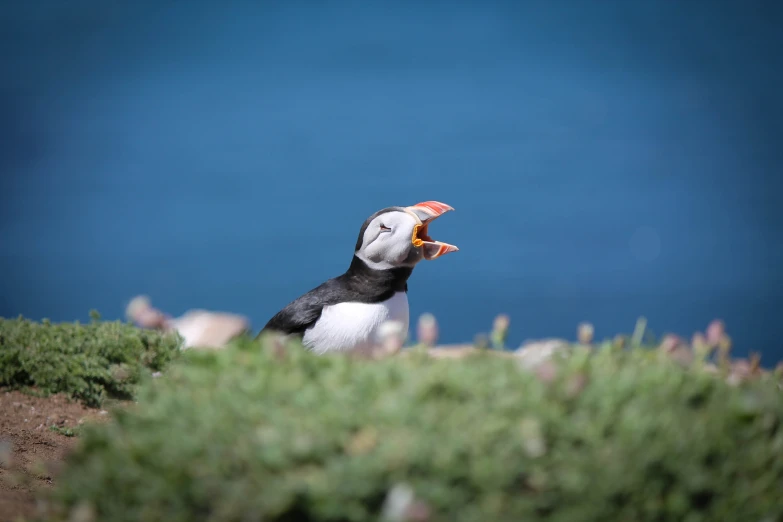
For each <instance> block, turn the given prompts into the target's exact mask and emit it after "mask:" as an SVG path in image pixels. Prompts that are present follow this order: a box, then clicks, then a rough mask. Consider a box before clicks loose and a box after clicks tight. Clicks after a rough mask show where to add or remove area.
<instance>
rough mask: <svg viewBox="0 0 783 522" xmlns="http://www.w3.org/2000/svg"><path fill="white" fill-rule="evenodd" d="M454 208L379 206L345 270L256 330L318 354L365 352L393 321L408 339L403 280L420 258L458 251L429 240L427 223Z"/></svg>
mask: <svg viewBox="0 0 783 522" xmlns="http://www.w3.org/2000/svg"><path fill="white" fill-rule="evenodd" d="M451 210H454V208H452V207H451V206H449V205H447V204H445V203H441V202H439V201H424V202H422V203H417V204H415V205H411V206H407V207H403V206H395V207H387V208H384V209H381V210H379V211H377V212H375V213H374V214H372V215H371V216H370V217H368V218H367V219H366V220H365V221H364V223H363V224H362V226H361V228H360V230H359V237H358V239H357V240H356V247H355V248H354V253H353V257H352V258H351V263H350V265H349V266H348V269H347V270H346V271H345V272H344V273H343V274H341V275H339V276H337V277H334V278H332V279H329V280H327V281H325V282H323V283H321V284H320V285H318V286H317V287H315V288H313V289H312V290H310V291H309V292H307V293H306V294H304V295H301V296H300V297H298V298H296V299H295V300H293V301H291V302H290V303H288V304H287V305H286V306H285V307H284V308H283V309H282V310H280V311H279V312H277V313H276V314H275V315H274V316H273V317H272V318H271V319H269V321H268V322H267V323H266V325H265V326H264V327H263V328H262V329H261V331H260V332H259V333H258V336H257V337H256V338H259V337H261V335H262V334H264V333H265V332H276V333H278V334H283V335H284V336H298V337H300V339H301V341H302V344H303V345H304V346H305V348H306V349H308V350H310V351H312V352H315V353H317V354H326V353H334V352H368V351H371V350H372V349H373V347H374V346H375V345H376V342H377V340H378V339H377V335H378V329H379V327H380V326H381V325H382V324H383V323H384V322H386V321H397V322H398V323H399V324H401V325H402V333H403V336H405V337H407V333H408V328H409V325H410V315H409V308H408V278H409V277H410V276H411V274H412V273H413V269H414V267H415V266H416V265H417V264H418V263H419V262H420V261H422V260H427V261H431V260H433V259H437V258H439V257H441V256H443V255H445V254H449V253H451V252H456V251H458V250H459V249H458V248H457V247H456V246H454V245H450V244H448V243H443V242H441V241H435V240H433V239H432V238H431V237H430V236H429V234H428V229H429V225H430V223H432V221H434V220H435V219H437V218H438V217H440V216H442V215H443V214H445V213H446V212H449V211H451Z"/></svg>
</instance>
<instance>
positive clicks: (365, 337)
mask: <svg viewBox="0 0 783 522" xmlns="http://www.w3.org/2000/svg"><path fill="white" fill-rule="evenodd" d="M384 321H399V322H401V323H402V325H403V332H405V334H406V335H407V333H408V325H409V312H408V294H406V293H405V292H397V293H396V294H394V295H393V296H392V297H390V298H389V299H388V300H386V301H383V302H381V303H374V304H367V303H357V302H349V303H340V304H336V305H332V306H326V307H324V309H323V312H321V317H320V318H319V319H318V322H316V323H315V326H313V327H312V328H309V329H308V330H306V331H305V334H304V336H303V339H302V340H303V343H304V345H305V346H307V347H308V348H309V349H311V350H313V351H314V352H316V353H321V354H323V353H326V352H332V351H354V350H368V349H370V348H372V345H373V343H374V342H375V336H376V332H377V330H378V327H379V326H380V325H381V324H383V322H384Z"/></svg>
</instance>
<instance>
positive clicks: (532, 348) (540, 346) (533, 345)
mask: <svg viewBox="0 0 783 522" xmlns="http://www.w3.org/2000/svg"><path fill="white" fill-rule="evenodd" d="M568 350H569V343H568V341H566V340H564V339H542V340H539V341H528V342H526V343H524V344H523V345H522V346H520V347H519V348H517V349H516V350H515V351H514V357H516V358H517V359H519V362H520V364H521V365H522V367H524V368H527V369H534V368H536V367H538V365H540V364H541V363H543V362H545V361H548V360H549V359H551V358H552V357H553V356H554V355H555V354H557V353H568Z"/></svg>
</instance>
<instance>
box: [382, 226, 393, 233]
mask: <svg viewBox="0 0 783 522" xmlns="http://www.w3.org/2000/svg"><path fill="white" fill-rule="evenodd" d="M390 230H391V229H390V228H389V227H387V226H386V225H381V232H389V231H390Z"/></svg>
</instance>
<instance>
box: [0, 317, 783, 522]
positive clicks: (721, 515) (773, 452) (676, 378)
mask: <svg viewBox="0 0 783 522" xmlns="http://www.w3.org/2000/svg"><path fill="white" fill-rule="evenodd" d="M15 324H16V327H15V328H19V329H22V328H27V329H29V328H31V327H30V326H29V325H26V323H15ZM71 328H73V327H71ZM92 328H93V329H94V330H92V332H93V335H95V336H98V335H100V339H96V340H88V339H87V338H85V337H81V338H82V341H81V343H77V344H79V345H80V346H90V347H92V348H90V349H88V350H86V351H88V352H90V353H92V352H94V351H99V350H106V348H105V345H106V344H107V343H108V344H111V343H112V342H113V343H114V344H113V346H115V348H114V351H117V350H119V347H118V346H119V344H120V343H119V341H118V340H117V339H118V338H123V339H124V338H125V337H124V336H122V335H114V336H112V335H109V334H108V332H112V331H113V332H122V331H124V330H123V328H125V327H124V326H120V325H106V326H97V325H96V326H93V327H92ZM7 330H12V329H11V328H9V327H8V326H7V325H6V326H4V327H3V331H4V332H6V331H7ZM66 330H67V329H66ZM42 331H43V330H42ZM67 331H69V332H71V331H72V330H67ZM3 335H4V336H8V335H9V334H8V333H4V334H3ZM71 335H81V334H77V333H72V334H71ZM137 335H138V336H140V337H138V338H134V339H136V340H135V341H134V343H136V345H138V347H139V348H138V349H137V351H136V352H134V353H138V352H144V350H142V349H141V347H142V346H144V347H145V350H147V351H150V350H152V351H155V350H154V349H152V348H150V346H154V345H155V343H153V342H148V343H145V342H144V341H142V340H141V339H148V340H149V339H152V338H155V339H158V338H157V337H149V338H147V337H142V336H144V335H153V334H146V333H144V334H142V333H138V334H137ZM40 337H45V336H43V334H41V335H40ZM22 338H23V337H22V335H21V334H19V333H18V334H17V336H16V339H17V344H18V343H19V340H20V339H22ZM112 340H113V341H112ZM110 341H111V342H110ZM493 341H494V343H495V344H500V342H502V339H500V338H499V337H498V338H497V339H494V340H493ZM52 344H55V345H58V344H64V343H61V342H57V341H56V338H55V339H52V340H49V341H48V342H44V341H39V342H37V343H36V345H41V346H50V345H52ZM128 344H131V342H130V341H128ZM7 345H8V343H7V341H5V342H4V346H7ZM69 345H70V344H69ZM11 346H14V344H13V343H12V344H11ZM167 346H168V345H167ZM99 347H100V348H99ZM50 350H51V349H50ZM39 352H41V353H48V351H47V350H44V349H39ZM58 353H59V352H58ZM101 353H104V352H101ZM156 353H157V352H156ZM494 353H496V352H495V351H494V350H489V351H483V352H479V353H476V354H474V355H470V356H468V357H467V358H465V359H458V360H445V359H434V358H430V357H427V356H426V355H424V353H423V351H421V350H419V349H417V350H413V351H412V352H409V353H408V354H407V356H396V357H388V358H385V359H381V360H375V361H373V360H365V359H358V358H351V357H345V356H315V355H312V354H308V353H305V352H304V350H302V349H301V347H300V345H297V344H291V345H288V346H286V347H285V349H283V350H280V349H279V346H276V345H274V344H273V343H272V341H271V340H270V339H268V338H264V339H261V341H260V342H253V341H250V340H246V339H243V340H240V341H237V342H236V343H234V345H233V346H231V347H229V348H228V349H226V350H222V351H204V352H199V351H188V352H185V353H183V355H182V356H181V357H180V360H179V361H178V362H177V363H176V364H174V365H172V366H170V367H169V368H168V370H167V372H166V373H165V375H164V376H163V377H162V378H160V379H155V380H147V381H146V382H145V384H144V385H142V386H141V388H140V390H139V393H138V395H137V397H138V401H139V404H138V407H134V408H129V409H118V410H116V411H114V412H113V413H112V416H113V422H110V423H105V424H104V423H101V424H100V425H84V426H83V427H82V428H81V430H80V431H81V432H80V435H79V437H80V439H81V441H80V442H81V444H80V445H79V447H78V450H77V451H76V452H75V453H74V454H72V455H71V457H70V458H69V460H68V465H67V466H66V469H65V473H64V475H62V476H60V477H59V478H58V480H57V487H56V489H55V490H54V496H53V497H52V499H51V500H52V503H51V505H50V508H51V512H50V513H49V515H50V517H51V519H52V520H68V519H69V518H71V519H80V520H112V521H115V522H122V521H136V520H145V521H148V522H154V521H164V520H165V521H168V522H175V521H212V522H223V521H243V520H265V521H294V522H295V521H301V522H305V521H371V520H372V521H376V520H383V519H384V518H383V517H385V519H387V520H406V519H407V520H429V521H433V522H434V521H448V522H460V521H464V522H477V521H493V522H498V521H517V520H519V521H522V520H524V521H536V520H547V521H550V522H581V521H606V520H633V521H639V522H642V521H661V520H687V521H689V522H697V521H712V520H737V521H745V520H748V521H751V520H753V521H770V522H771V521H778V520H783V501H781V495H780V485H781V483H783V400H782V397H781V389H780V382H779V376H778V375H775V374H772V373H763V374H760V375H758V376H757V378H754V379H748V380H737V381H735V382H734V383H732V382H729V380H728V379H725V378H721V375H722V374H721V373H720V372H721V370H720V369H717V370H716V371H714V372H710V371H704V363H703V362H701V360H700V359H699V358H696V359H695V360H694V361H692V362H690V363H689V364H682V362H681V361H680V360H677V359H674V358H670V357H666V356H665V354H664V353H663V352H662V351H661V350H642V349H638V348H636V347H633V345H632V347H631V348H629V349H621V348H620V344H613V343H607V344H605V345H599V346H594V347H592V348H587V347H586V346H584V345H583V344H580V345H575V346H574V347H573V349H572V350H571V351H570V352H569V353H570V355H569V356H566V357H562V356H556V358H555V359H553V361H551V362H550V363H548V364H549V366H548V367H546V369H545V371H542V368H543V367H540V368H539V369H538V370H536V371H530V370H525V369H523V368H522V366H521V365H520V361H519V360H518V359H515V358H507V357H497V356H495V355H493V354H494ZM16 357H17V358H19V357H20V356H18V355H17V356H16ZM118 357H119V356H118V355H115V356H114V357H113V358H112V357H108V356H106V358H107V360H111V361H115V363H116V361H117V360H118V359H117V358H118ZM157 357H159V358H160V361H159V364H158V366H160V365H161V364H162V363H163V362H165V360H168V358H169V357H170V352H169V349H168V348H167V349H164V350H161V352H160V355H158V356H157ZM6 358H7V356H6ZM129 359H130V357H127V356H126V357H125V358H123V359H122V361H123V362H124V363H125V364H128V361H129ZM58 360H59V359H58ZM15 364H16V366H17V367H20V366H21V364H19V363H15ZM74 366H76V365H74ZM25 367H26V368H27V367H29V365H28V366H25ZM79 367H81V366H80V365H79ZM91 368H93V370H91V372H90V374H91V375H92V374H93V373H96V374H97V373H98V371H99V370H98V368H97V366H91ZM28 371H29V370H28ZM80 371H81V370H80ZM102 375H103V379H104V381H109V382H114V381H113V380H110V379H108V377H107V376H106V375H108V374H105V375H104V374H102ZM724 377H725V375H724ZM4 378H5V379H8V377H4ZM16 380H17V381H19V380H21V379H20V378H16ZM104 381H101V382H102V383H103V382H104ZM25 382H27V381H25ZM48 382H54V379H51V378H50V379H48ZM86 382H90V383H92V382H96V380H95V379H90V380H87V381H86ZM67 388H68V389H75V388H78V387H77V386H73V385H69V386H68V387H67ZM406 517H407V518H406Z"/></svg>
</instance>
